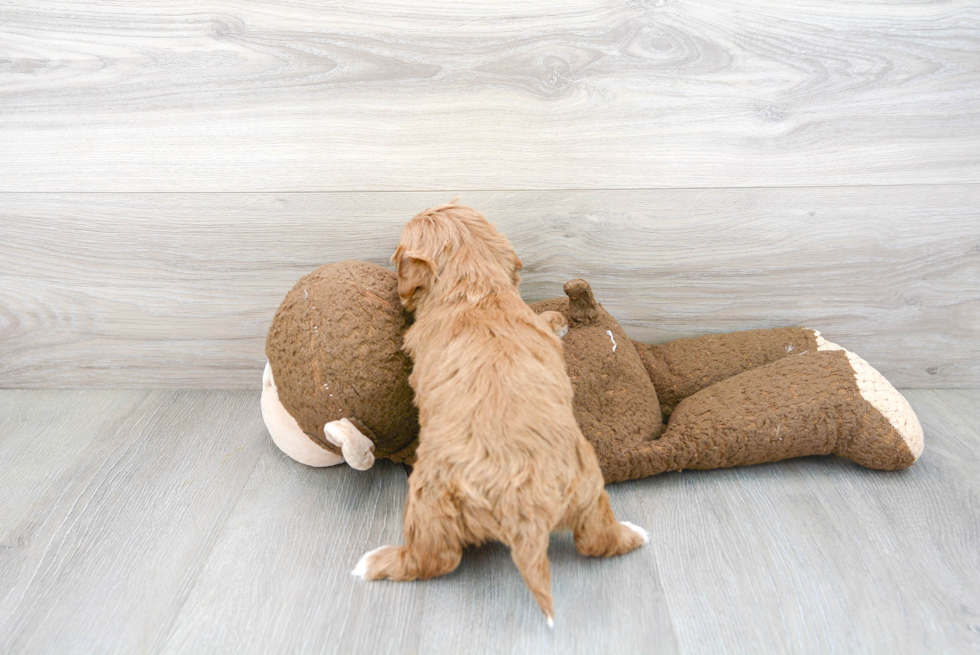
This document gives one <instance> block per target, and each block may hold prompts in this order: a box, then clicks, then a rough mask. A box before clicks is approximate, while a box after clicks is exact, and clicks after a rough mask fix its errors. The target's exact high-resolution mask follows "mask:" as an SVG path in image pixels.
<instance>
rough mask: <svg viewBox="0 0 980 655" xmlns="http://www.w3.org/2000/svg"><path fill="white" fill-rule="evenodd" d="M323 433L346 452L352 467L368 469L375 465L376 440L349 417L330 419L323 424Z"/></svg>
mask: <svg viewBox="0 0 980 655" xmlns="http://www.w3.org/2000/svg"><path fill="white" fill-rule="evenodd" d="M323 434H324V435H326V437H327V439H328V440H329V441H330V443H332V444H333V445H335V446H338V447H340V449H341V450H342V451H343V453H344V460H346V461H347V463H348V464H350V466H351V468H355V469H357V470H358V471H366V470H368V469H369V468H371V467H372V466H374V442H373V441H371V440H370V439H368V438H367V437H366V436H364V434H363V433H362V432H361V431H360V430H358V429H357V427H356V426H355V425H354V424H353V423H351V422H350V421H349V420H348V419H346V418H342V419H340V420H339V421H330V422H329V423H327V424H326V425H324V426H323Z"/></svg>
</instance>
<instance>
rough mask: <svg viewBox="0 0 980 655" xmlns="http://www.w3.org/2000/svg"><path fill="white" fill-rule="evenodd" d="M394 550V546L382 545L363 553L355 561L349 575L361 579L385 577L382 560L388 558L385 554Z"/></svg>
mask: <svg viewBox="0 0 980 655" xmlns="http://www.w3.org/2000/svg"><path fill="white" fill-rule="evenodd" d="M395 550H397V548H396V547H395V546H382V547H381V548H375V549H374V550H371V551H368V552H366V553H364V555H362V556H361V559H359V560H358V561H357V566H355V567H354V570H353V571H351V575H356V576H357V577H359V578H361V579H362V580H380V579H381V578H384V577H387V576H386V573H387V572H386V571H385V570H384V566H383V563H384V561H385V560H386V559H388V558H387V557H385V555H389V554H390V552H389V551H395Z"/></svg>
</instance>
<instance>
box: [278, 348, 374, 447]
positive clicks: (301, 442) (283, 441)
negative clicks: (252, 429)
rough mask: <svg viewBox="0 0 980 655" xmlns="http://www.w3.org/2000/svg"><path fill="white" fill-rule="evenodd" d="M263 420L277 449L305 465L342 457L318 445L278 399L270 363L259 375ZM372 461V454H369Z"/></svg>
mask: <svg viewBox="0 0 980 655" xmlns="http://www.w3.org/2000/svg"><path fill="white" fill-rule="evenodd" d="M262 420H263V421H265V427H266V428H268V430H269V434H271V435H272V440H273V441H274V442H275V443H276V446H278V447H279V450H281V451H282V452H284V453H286V454H287V455H289V456H290V457H292V458H293V459H295V460H296V461H297V462H299V463H300V464H306V465H307V466H336V465H337V464H340V463H341V462H343V461H344V458H343V457H341V456H340V455H337V454H336V453H332V452H330V451H329V450H327V449H325V448H323V447H321V446H319V445H317V443H316V442H315V441H313V439H311V438H310V437H309V435H307V434H306V433H305V432H303V430H302V428H300V427H299V424H298V423H297V422H296V419H294V418H293V417H292V416H291V415H290V413H289V412H287V411H286V408H285V407H283V406H282V403H281V402H279V391H278V390H277V389H276V381H275V380H273V379H272V366H270V365H269V363H268V362H266V365H265V372H264V373H263V374H262ZM372 461H373V457H372Z"/></svg>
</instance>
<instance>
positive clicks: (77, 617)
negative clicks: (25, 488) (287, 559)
mask: <svg viewBox="0 0 980 655" xmlns="http://www.w3.org/2000/svg"><path fill="white" fill-rule="evenodd" d="M10 393H13V392H5V393H4V394H0V397H2V398H3V403H2V404H6V405H9V406H12V407H13V410H8V411H10V415H11V416H17V415H22V416H25V417H27V420H26V421H22V423H23V424H24V425H22V426H21V427H20V431H21V434H22V435H24V434H27V435H30V436H32V437H33V438H34V439H35V440H36V441H37V442H41V444H42V446H40V447H39V446H35V447H34V449H33V450H34V452H35V453H37V454H36V455H35V456H34V457H33V458H32V459H31V460H30V462H29V465H30V466H31V467H33V468H31V470H32V471H34V472H35V474H36V473H45V472H48V471H49V470H50V472H51V474H52V476H51V477H49V478H47V479H45V480H43V482H41V481H39V482H38V483H37V488H36V489H35V490H34V491H33V493H32V496H33V498H32V499H31V505H30V506H29V511H25V512H23V513H22V514H21V515H20V517H19V518H18V516H17V515H16V514H15V515H14V517H13V519H14V520H13V521H12V522H8V521H6V520H4V524H3V526H2V527H3V533H2V534H3V540H4V541H3V543H4V546H5V548H3V549H2V550H0V558H2V561H3V564H4V565H3V566H2V567H0V651H2V652H5V653H13V652H18V653H52V652H105V653H108V652H120V653H125V652H129V653H132V652H140V653H144V652H151V651H153V650H155V649H158V648H159V643H158V641H159V640H160V639H161V638H162V637H163V636H165V635H166V634H167V633H168V632H169V628H170V625H171V623H172V621H173V620H174V619H175V618H176V616H177V614H178V613H179V611H180V608H181V607H182V605H183V603H184V600H185V599H186V596H187V594H188V593H189V591H190V588H191V586H192V585H193V583H194V580H195V579H196V578H197V575H198V573H199V571H200V568H201V567H202V566H203V564H204V562H205V561H206V556H207V555H208V554H209V553H210V549H211V547H212V545H213V543H214V539H215V538H216V536H217V534H218V532H219V531H220V529H221V527H222V526H223V524H224V521H225V519H226V518H227V514H228V512H229V511H230V509H231V508H232V506H234V504H235V503H236V502H237V500H238V495H239V492H240V490H241V488H242V486H244V484H245V482H246V480H247V479H248V477H249V474H250V472H251V470H252V468H253V467H254V465H255V462H256V460H257V458H258V456H259V454H260V452H261V450H262V447H264V446H265V445H266V442H267V441H268V435H267V434H266V433H265V432H264V427H263V426H262V423H261V418H260V414H259V410H258V406H257V397H256V395H255V394H254V393H243V392H196V393H180V392H137V391H128V392H113V393H108V392H101V393H91V394H86V395H85V399H86V400H88V401H89V402H90V403H91V404H92V406H91V407H90V408H84V409H83V410H81V411H79V410H78V409H75V411H72V412H71V413H69V414H66V415H64V416H66V417H72V416H74V419H75V420H74V421H72V422H71V423H70V424H65V423H64V422H63V421H64V419H63V418H62V415H61V414H59V413H52V411H51V409H58V402H54V403H52V402H51V400H50V396H47V395H44V394H39V395H34V396H33V403H32V402H30V398H31V396H27V397H25V396H24V395H23V393H22V392H21V395H13V396H11V395H8V394H10ZM70 393H74V394H76V395H77V392H68V393H66V394H64V395H68V394H70ZM25 398H27V400H26V401H25ZM18 406H19V407H18ZM113 409H116V411H114V412H112V410H113ZM99 410H102V411H104V412H106V413H107V414H108V415H109V416H110V419H109V420H108V422H106V423H105V424H104V425H103V427H101V428H96V429H95V430H94V434H93V433H92V432H90V433H89V434H88V435H86V434H84V433H83V434H82V435H81V436H82V437H83V439H80V440H79V442H80V444H83V445H84V446H85V447H84V452H78V451H80V450H81V448H79V446H77V445H74V444H70V443H68V444H67V445H66V443H65V442H70V441H72V440H73V439H74V438H75V436H76V430H78V429H85V428H86V425H87V422H86V421H85V420H84V418H85V416H86V415H87V414H89V413H95V412H97V411H99ZM110 412H111V413H110ZM85 437H87V438H88V441H87V442H86V440H85V439H84V438H85ZM8 439H9V437H8V435H7V434H6V433H5V434H4V435H3V439H0V443H6V442H7V441H8ZM19 440H22V437H20V438H19ZM59 447H60V448H63V449H65V450H66V451H69V452H70V451H76V452H77V457H75V459H74V461H73V463H72V465H71V466H68V467H65V466H64V465H63V464H59V461H58V460H59V458H60V457H61V455H60V454H59V453H58V452H57V450H58V449H59ZM18 453H19V449H18V452H15V453H13V454H14V455H15V456H16V455H17V454H18ZM48 453H54V455H51V454H48ZM24 466H25V467H26V466H28V463H24ZM49 467H51V468H50V469H49ZM11 484H13V486H14V491H16V490H17V489H18V488H19V487H21V488H22V483H19V482H18V479H17V478H16V477H14V478H13V479H12V480H11V479H9V478H8V477H6V476H5V477H4V478H3V481H2V482H0V485H2V486H0V488H2V489H3V495H6V493H7V487H8V485H11ZM18 495H19V496H20V497H21V498H23V496H24V494H23V492H20V493H19V494H18Z"/></svg>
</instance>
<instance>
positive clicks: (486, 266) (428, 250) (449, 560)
mask: <svg viewBox="0 0 980 655" xmlns="http://www.w3.org/2000/svg"><path fill="white" fill-rule="evenodd" d="M392 261H393V262H394V263H395V265H396V266H397V268H398V295H399V296H400V297H401V300H402V303H403V304H404V305H405V307H406V308H408V309H410V310H414V311H415V323H414V324H413V325H412V327H411V328H409V330H408V332H407V333H406V334H405V345H404V347H405V350H406V351H407V352H408V353H409V355H411V356H412V358H413V359H414V362H415V363H414V369H413V372H412V375H411V378H410V380H409V381H410V383H411V385H412V388H413V389H414V390H415V402H416V404H417V405H418V408H419V422H420V426H421V431H420V433H419V446H418V453H417V457H418V459H417V462H416V464H415V467H414V469H413V471H412V474H411V476H410V477H409V480H408V500H407V502H406V505H405V521H404V535H405V545H404V546H397V547H396V546H385V547H383V548H379V549H377V550H374V551H371V552H369V553H367V554H366V555H364V557H362V558H361V560H360V562H358V564H357V568H356V569H355V570H354V574H355V575H360V576H362V577H364V578H366V579H368V580H376V579H379V578H389V579H392V580H415V579H419V578H422V579H425V578H432V577H435V576H438V575H444V574H446V573H449V572H450V571H453V570H454V569H455V568H456V567H457V566H458V565H459V561H460V558H461V556H462V551H463V547H464V546H467V545H469V544H481V543H483V542H485V541H488V540H497V541H501V542H503V543H504V544H506V545H507V546H509V547H510V550H511V556H512V557H513V560H514V563H515V564H516V565H517V568H518V569H519V570H520V572H521V575H522V576H523V577H524V582H525V583H526V584H527V586H528V587H529V588H530V590H531V593H533V594H534V598H535V599H536V600H537V602H538V605H539V606H540V607H541V610H542V612H544V614H545V617H546V618H547V620H548V625H549V626H553V625H554V623H553V611H552V596H551V569H550V564H549V561H548V542H549V538H550V535H551V532H552V531H554V530H561V529H570V530H572V531H573V533H574V537H575V547H576V548H577V549H578V551H579V552H580V553H582V554H583V555H592V556H596V557H610V556H613V555H621V554H623V553H627V552H629V551H631V550H633V549H634V548H637V547H638V546H641V545H642V544H644V543H646V541H647V533H646V532H645V531H644V530H642V529H640V528H637V527H636V526H633V525H632V524H629V523H618V522H617V521H616V519H615V517H614V516H613V512H612V509H611V508H610V506H609V496H608V495H607V494H606V492H605V490H604V488H603V479H602V474H601V473H600V471H599V462H598V460H597V459H596V455H595V452H594V451H593V449H592V446H591V445H590V444H589V443H588V442H587V441H586V440H585V437H583V436H582V432H581V430H580V429H579V427H578V423H577V422H576V421H575V416H574V415H573V413H572V385H571V382H570V381H569V378H568V374H567V373H566V372H565V361H564V359H563V358H562V347H561V341H560V339H559V338H558V337H557V336H556V335H555V331H554V329H555V328H560V327H562V326H563V325H564V319H563V318H562V316H561V314H559V313H557V312H550V315H549V316H545V317H542V316H538V315H537V314H535V313H534V312H533V311H532V310H531V309H530V308H529V307H528V306H527V305H526V304H525V303H524V301H523V300H522V299H521V296H520V294H519V293H518V291H517V285H518V282H519V281H520V277H519V276H518V271H519V270H520V268H521V262H520V260H519V259H518V258H517V255H516V254H515V253H514V249H513V248H512V247H511V245H510V243H509V242H508V241H507V239H506V238H504V236H503V235H501V234H499V233H498V232H497V231H496V230H495V229H494V228H493V226H492V225H490V223H488V222H487V221H486V219H484V218H483V216H481V215H480V214H479V213H477V212H476V211H475V210H473V209H470V208H468V207H464V206H461V205H457V204H455V202H453V203H450V204H448V205H442V206H440V207H435V208H433V209H430V210H427V211H425V212H422V213H421V214H419V215H417V216H415V217H414V218H413V219H412V220H411V221H409V222H408V224H407V225H406V226H405V229H404V231H403V232H402V238H401V243H400V244H399V246H398V248H397V250H395V254H394V256H393V257H392Z"/></svg>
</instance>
